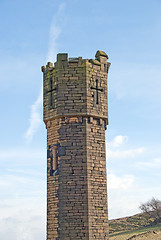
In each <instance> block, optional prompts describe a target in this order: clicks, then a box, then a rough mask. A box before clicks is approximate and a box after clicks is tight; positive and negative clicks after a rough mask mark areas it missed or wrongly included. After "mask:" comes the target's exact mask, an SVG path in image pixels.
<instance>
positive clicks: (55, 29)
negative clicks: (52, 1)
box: [47, 3, 65, 62]
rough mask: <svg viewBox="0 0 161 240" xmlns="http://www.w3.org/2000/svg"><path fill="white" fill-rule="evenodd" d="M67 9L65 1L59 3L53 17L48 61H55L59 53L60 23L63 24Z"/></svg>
mask: <svg viewBox="0 0 161 240" xmlns="http://www.w3.org/2000/svg"><path fill="white" fill-rule="evenodd" d="M64 9H65V3H62V4H60V5H59V9H58V12H57V13H56V15H55V16H54V17H53V20H52V23H51V27H50V34H49V48H48V54H47V61H50V62H55V60H56V54H57V40H58V37H59V35H60V33H61V27H60V25H62V24H63V20H64V17H63V12H64Z"/></svg>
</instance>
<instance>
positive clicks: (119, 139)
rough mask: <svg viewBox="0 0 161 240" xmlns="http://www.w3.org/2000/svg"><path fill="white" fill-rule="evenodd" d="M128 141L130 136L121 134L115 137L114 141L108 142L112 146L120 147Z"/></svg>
mask: <svg viewBox="0 0 161 240" xmlns="http://www.w3.org/2000/svg"><path fill="white" fill-rule="evenodd" d="M127 141H128V137H127V136H122V135H119V136H116V137H115V138H114V139H113V141H111V142H108V143H107V144H108V145H109V146H110V147H119V146H120V145H122V144H123V143H126V142H127Z"/></svg>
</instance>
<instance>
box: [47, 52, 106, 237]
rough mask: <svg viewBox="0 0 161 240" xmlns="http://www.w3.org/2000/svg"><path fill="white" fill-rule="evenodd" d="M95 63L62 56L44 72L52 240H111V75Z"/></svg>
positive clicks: (102, 57) (101, 56)
mask: <svg viewBox="0 0 161 240" xmlns="http://www.w3.org/2000/svg"><path fill="white" fill-rule="evenodd" d="M107 59H108V56H107V54H106V53H105V52H103V51H97V53H96V58H95V59H90V60H88V59H82V58H81V57H79V58H69V59H68V55H67V54H65V53H63V54H62V53H61V54H58V55H57V62H55V64H54V66H53V64H52V63H50V62H48V64H47V65H46V67H45V66H43V67H42V71H43V85H44V93H43V94H44V95H43V98H44V122H45V124H46V128H47V240H72V239H73V240H77V239H79V240H94V239H97V240H107V239H109V237H108V210H107V184H106V156H105V129H106V125H107V124H108V105H107V73H108V69H109V67H110V63H108V62H107Z"/></svg>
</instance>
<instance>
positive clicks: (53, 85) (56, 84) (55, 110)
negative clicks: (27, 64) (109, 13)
mask: <svg viewBox="0 0 161 240" xmlns="http://www.w3.org/2000/svg"><path fill="white" fill-rule="evenodd" d="M107 59H108V56H107V54H106V53H105V52H103V51H97V53H96V55H95V59H82V57H78V58H69V59H68V54H67V53H59V54H58V55H57V61H56V62H55V63H54V64H53V63H51V62H48V63H47V65H46V66H42V72H43V74H44V121H45V122H47V121H48V120H49V119H53V118H58V117H61V116H64V117H65V116H66V117H67V116H80V115H81V116H89V117H90V116H91V117H99V118H102V119H105V120H106V122H107V120H108V109H107V73H108V70H109V67H110V63H109V62H107Z"/></svg>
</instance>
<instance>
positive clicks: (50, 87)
mask: <svg viewBox="0 0 161 240" xmlns="http://www.w3.org/2000/svg"><path fill="white" fill-rule="evenodd" d="M55 90H57V87H55V88H54V87H53V78H52V76H51V77H50V79H49V90H48V91H47V93H48V94H49V108H52V107H53V92H54V91H55Z"/></svg>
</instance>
